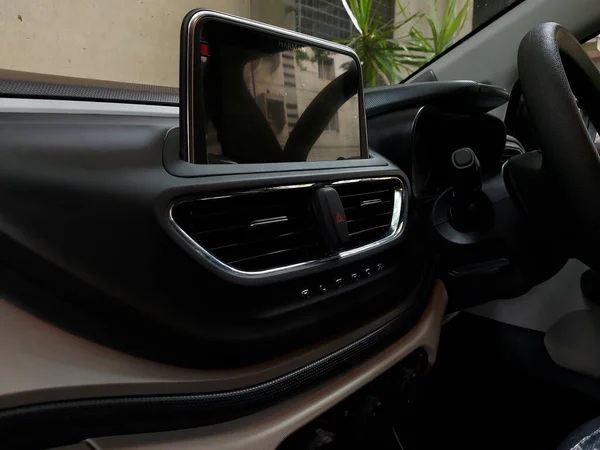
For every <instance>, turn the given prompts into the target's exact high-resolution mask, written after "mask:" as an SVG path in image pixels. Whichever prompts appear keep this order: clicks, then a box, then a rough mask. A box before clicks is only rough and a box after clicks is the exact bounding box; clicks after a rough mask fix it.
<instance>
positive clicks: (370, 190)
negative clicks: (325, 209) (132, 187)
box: [169, 177, 407, 284]
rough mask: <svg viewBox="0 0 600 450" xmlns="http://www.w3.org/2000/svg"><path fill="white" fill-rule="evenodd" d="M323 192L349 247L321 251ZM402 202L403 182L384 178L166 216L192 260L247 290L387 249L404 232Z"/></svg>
mask: <svg viewBox="0 0 600 450" xmlns="http://www.w3.org/2000/svg"><path fill="white" fill-rule="evenodd" d="M323 187H332V188H334V189H335V191H336V192H337V193H338V195H339V196H340V200H341V202H342V207H343V208H344V211H345V216H346V218H345V220H346V221H347V224H348V232H349V242H348V243H346V244H345V245H343V246H342V247H341V248H338V249H336V250H331V249H330V248H328V246H327V245H326V242H325V237H326V231H325V230H324V229H323V225H322V223H321V222H322V220H319V219H320V218H319V217H317V214H319V213H322V211H321V212H319V211H320V210H319V208H318V207H317V206H318V205H317V203H316V196H317V195H316V194H317V192H318V190H319V189H320V188H323ZM406 201H407V191H406V188H405V184H404V182H403V181H402V180H401V179H400V178H397V177H382V178H369V179H357V180H343V181H335V182H330V183H327V182H322V183H310V184H303V185H294V186H278V187H268V188H263V189H257V190H249V191H241V192H232V193H231V192H226V193H215V194H210V195H207V196H204V197H195V198H188V199H181V200H178V201H176V202H174V203H172V204H171V206H170V212H169V215H170V224H171V226H172V228H174V230H175V231H176V234H177V235H179V236H180V237H181V238H183V240H184V244H185V246H186V247H187V248H190V249H191V250H192V255H193V256H194V257H195V258H197V259H199V261H201V262H202V263H203V264H206V265H208V266H209V267H211V268H216V269H219V271H220V273H222V274H223V275H224V276H226V277H228V278H230V279H235V280H236V281H241V282H244V283H246V282H247V283H249V284H252V283H261V282H263V280H265V279H266V277H267V278H269V279H275V278H277V276H279V275H284V274H285V273H288V272H298V271H312V272H310V273H314V272H315V271H316V270H317V268H319V267H321V266H324V265H328V264H333V263H335V262H336V261H337V260H339V259H344V258H353V257H354V256H356V255H359V254H361V253H363V252H366V251H370V250H373V249H375V248H382V247H383V246H387V245H388V244H391V243H392V241H394V240H395V239H396V238H398V237H399V236H400V235H401V234H402V232H403V230H404V225H405V221H406V217H407V205H406ZM232 277H233V278H232Z"/></svg>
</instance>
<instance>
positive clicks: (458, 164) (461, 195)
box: [452, 147, 481, 201]
mask: <svg viewBox="0 0 600 450" xmlns="http://www.w3.org/2000/svg"><path fill="white" fill-rule="evenodd" d="M452 184H453V187H454V198H456V199H457V201H463V200H464V201H470V200H471V199H472V198H473V197H474V196H477V194H478V193H479V192H480V191H481V165H480V164H479V160H478V159H477V156H476V155H475V153H474V152H473V150H471V149H470V148H466V147H465V148H461V149H459V150H456V151H455V152H454V153H452Z"/></svg>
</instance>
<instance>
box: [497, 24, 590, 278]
mask: <svg viewBox="0 0 600 450" xmlns="http://www.w3.org/2000/svg"><path fill="white" fill-rule="evenodd" d="M518 68H519V77H520V82H521V89H522V91H523V96H524V99H525V104H526V106H527V109H528V112H529V115H530V119H531V123H532V126H533V128H534V131H535V133H536V137H537V141H538V144H539V146H540V151H537V152H529V153H526V154H524V155H520V156H517V157H515V158H512V159H511V160H509V161H508V162H507V164H506V165H505V167H504V179H505V183H506V186H507V189H508V190H509V192H510V194H511V196H512V197H513V199H514V200H515V202H516V204H517V206H519V207H520V209H521V210H522V211H523V212H524V213H525V214H527V215H528V216H529V217H530V218H533V219H535V220H536V225H537V227H540V226H541V227H545V229H543V230H540V231H541V232H544V231H546V232H547V235H552V237H553V238H554V239H557V240H556V241H555V243H562V244H565V245H564V246H563V248H564V249H565V250H566V251H567V252H568V256H574V257H577V258H578V259H580V260H582V261H583V262H585V263H586V264H588V265H590V266H592V267H594V268H596V269H600V158H599V156H598V153H597V150H596V148H595V145H594V142H593V141H592V138H591V137H590V134H589V132H588V130H587V128H586V126H585V124H584V121H583V118H582V116H581V113H580V111H579V107H578V105H577V100H579V103H580V105H581V107H582V108H583V109H584V110H585V111H586V113H587V114H588V115H589V117H590V119H591V121H592V123H593V124H594V126H595V127H596V129H600V71H598V69H597V68H596V66H595V65H594V63H593V62H592V60H591V59H590V58H589V57H588V55H587V54H586V52H585V50H584V49H583V47H582V46H581V45H580V44H579V42H578V41H577V39H576V38H575V37H574V36H573V35H572V34H570V33H569V32H568V31H567V30H566V29H565V28H563V27H562V26H560V25H559V24H556V23H544V24H541V25H538V26H536V27H535V28H533V29H532V30H531V31H530V32H529V33H527V35H526V36H525V37H524V38H523V40H522V41H521V45H520V47H519V54H518ZM576 99H577V100H576ZM537 227H536V228H537Z"/></svg>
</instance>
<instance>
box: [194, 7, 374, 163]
mask: <svg viewBox="0 0 600 450" xmlns="http://www.w3.org/2000/svg"><path fill="white" fill-rule="evenodd" d="M205 17H211V18H216V19H225V20H227V21H230V22H237V23H239V24H241V25H246V26H249V27H252V28H255V29H258V30H265V31H268V32H271V33H277V34H278V35H279V36H284V37H287V38H289V39H292V40H295V41H298V42H305V43H307V44H308V45H315V46H317V47H325V48H328V49H330V50H335V51H338V52H340V53H343V54H346V55H349V56H352V57H353V58H354V59H355V61H356V62H357V64H358V65H359V68H360V67H361V66H360V64H361V63H360V59H359V57H358V55H357V54H356V52H355V51H354V50H353V49H352V48H350V47H348V46H346V45H342V44H336V43H335V42H330V41H327V40H325V39H319V38H316V37H313V36H310V35H307V34H303V33H298V32H296V31H291V30H287V29H285V28H279V27H276V26H274V25H269V24H265V23H262V22H257V21H255V20H251V19H246V18H243V17H238V16H233V15H230V14H224V13H220V12H218V11H210V10H204V11H198V12H197V13H196V14H194V15H193V16H192V18H191V19H190V21H189V23H188V30H187V33H188V44H189V45H188V49H187V62H186V64H187V65H186V71H187V83H186V84H187V94H188V95H187V98H186V99H185V102H186V117H185V121H186V127H187V147H188V148H187V161H188V162H190V163H194V150H193V149H194V137H193V127H192V124H193V121H194V117H193V116H192V114H191V106H192V105H191V102H190V99H192V98H194V95H193V94H194V83H193V80H194V77H193V74H194V66H193V64H194V58H193V55H194V31H195V29H196V24H197V23H198V21H199V20H200V19H202V18H205ZM358 78H359V83H358V84H359V86H358V103H359V113H360V115H361V116H362V117H361V119H360V121H359V122H360V127H361V133H360V134H361V137H360V145H361V154H362V152H363V151H364V152H365V154H366V155H368V152H369V149H368V142H369V140H368V137H367V114H366V109H365V100H364V91H363V80H362V71H361V70H358Z"/></svg>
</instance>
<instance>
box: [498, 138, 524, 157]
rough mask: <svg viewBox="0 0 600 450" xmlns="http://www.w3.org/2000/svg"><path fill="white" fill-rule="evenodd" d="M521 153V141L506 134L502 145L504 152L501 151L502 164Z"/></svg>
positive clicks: (522, 149) (522, 151)
mask: <svg viewBox="0 0 600 450" xmlns="http://www.w3.org/2000/svg"><path fill="white" fill-rule="evenodd" d="M523 153H525V149H524V148H523V146H522V145H521V143H520V142H519V141H518V140H517V139H515V138H513V137H512V136H507V137H506V145H505V146H504V152H502V164H504V163H505V162H506V161H508V160H509V159H510V158H512V157H513V156H517V155H521V154H523Z"/></svg>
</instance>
